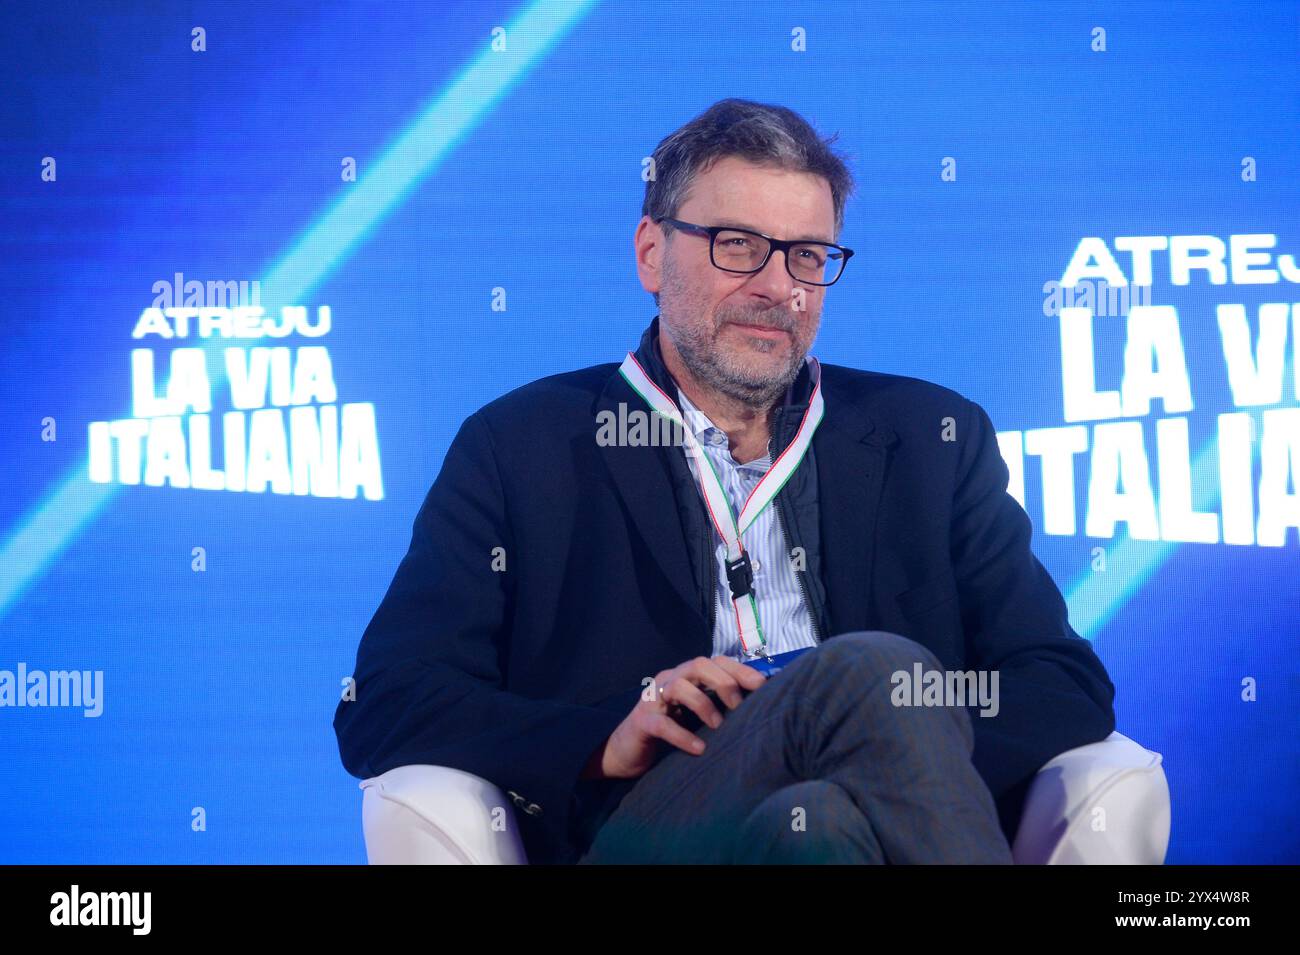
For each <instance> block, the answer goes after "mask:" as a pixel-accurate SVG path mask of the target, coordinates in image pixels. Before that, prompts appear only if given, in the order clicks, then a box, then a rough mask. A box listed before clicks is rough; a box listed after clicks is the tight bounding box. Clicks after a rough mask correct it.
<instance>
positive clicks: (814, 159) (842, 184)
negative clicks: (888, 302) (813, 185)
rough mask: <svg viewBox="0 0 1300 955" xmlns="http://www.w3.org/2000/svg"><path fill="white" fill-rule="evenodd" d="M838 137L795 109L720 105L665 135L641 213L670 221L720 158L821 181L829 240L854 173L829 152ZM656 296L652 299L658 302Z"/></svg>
mask: <svg viewBox="0 0 1300 955" xmlns="http://www.w3.org/2000/svg"><path fill="white" fill-rule="evenodd" d="M838 138H839V134H838V133H836V134H835V135H833V136H831V137H829V138H827V139H822V138H821V137H820V136H818V134H817V132H816V130H814V129H813V128H812V126H810V125H809V123H808V121H807V120H805V119H804V118H803V117H802V116H800V115H799V114H798V113H796V112H795V111H794V110H791V109H786V108H785V107H784V106H771V105H768V104H765V103H755V102H753V101H752V100H745V99H724V100H719V101H718V102H716V103H714V104H713V105H712V106H710V107H709V108H708V109H707V110H705V111H704V112H703V113H701V114H700V115H699V116H697V117H695V119H693V120H691V121H690V122H689V123H687V124H686V125H685V126H682V127H681V128H680V129H677V130H675V131H674V132H671V133H669V134H668V135H667V136H665V137H664V138H663V139H662V140H661V141H660V143H659V145H658V146H656V147H655V151H654V153H653V154H652V158H653V160H654V175H653V177H652V178H651V179H649V180H648V181H647V182H646V184H645V199H644V200H643V201H642V203H641V214H642V215H643V216H649V217H650V218H651V219H652V220H653V219H658V218H660V217H661V216H670V217H671V216H675V215H677V210H678V209H680V208H681V205H682V203H684V202H685V201H686V197H687V194H688V193H689V192H690V188H691V185H692V184H693V183H694V181H695V177H696V176H697V175H698V174H700V173H703V172H707V171H708V169H709V168H710V167H711V166H712V165H713V164H714V163H715V162H717V161H718V160H719V159H722V158H723V157H725V156H737V157H739V158H741V159H744V160H747V161H749V162H752V163H756V164H758V165H764V166H775V167H777V168H781V169H788V170H790V171H792V172H809V173H813V174H815V175H818V176H821V177H823V178H824V179H825V180H826V181H827V182H828V183H829V184H830V187H831V201H832V202H833V204H834V206H835V235H834V236H832V239H833V240H834V241H839V234H840V230H841V229H843V227H844V204H845V202H846V201H847V200H848V198H849V196H850V195H851V194H852V192H853V174H852V173H850V172H849V168H848V165H847V164H846V163H845V160H844V158H843V157H842V156H840V155H839V154H838V153H836V152H835V151H833V150H832V149H831V148H830V147H831V144H832V143H834V142H835V141H836V140H837V139H838ZM658 301H659V296H658V295H657V294H656V295H655V302H656V303H658Z"/></svg>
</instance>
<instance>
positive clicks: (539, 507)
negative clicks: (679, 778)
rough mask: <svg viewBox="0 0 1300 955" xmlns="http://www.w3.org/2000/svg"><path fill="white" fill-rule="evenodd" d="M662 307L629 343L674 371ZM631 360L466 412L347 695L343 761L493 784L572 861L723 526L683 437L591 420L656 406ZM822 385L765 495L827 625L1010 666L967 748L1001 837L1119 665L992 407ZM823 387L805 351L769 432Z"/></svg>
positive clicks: (1091, 737) (1089, 734) (682, 645)
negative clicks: (1054, 560) (785, 477)
mask: <svg viewBox="0 0 1300 955" xmlns="http://www.w3.org/2000/svg"><path fill="white" fill-rule="evenodd" d="M658 326H659V320H658V317H656V318H655V319H654V320H653V321H652V322H651V323H650V327H649V328H647V329H646V330H645V332H644V334H643V335H642V338H641V342H640V345H639V347H638V348H637V351H636V355H637V359H638V361H640V363H641V365H642V367H643V368H644V369H645V370H646V373H647V374H648V375H650V377H651V378H652V379H654V380H655V382H656V383H657V384H659V385H660V387H662V388H663V389H664V390H665V391H666V392H667V393H668V394H670V395H671V394H675V393H676V390H675V389H676V385H675V383H673V381H672V379H671V376H670V375H669V374H668V371H667V369H666V367H665V366H664V364H663V359H662V356H661V355H660V353H659V349H658V330H659V329H658ZM618 365H619V362H612V363H607V364H601V365H595V366H593V367H590V368H585V369H581V370H579V371H573V372H568V373H565V374H560V375H553V376H550V377H548V378H543V379H541V380H539V381H535V382H532V383H530V384H528V385H524V386H523V387H520V388H517V389H515V390H514V391H511V392H510V393H508V394H506V395H503V396H502V397H500V398H498V399H496V400H494V401H492V402H489V403H488V404H487V405H485V406H484V407H483V408H481V409H480V410H479V411H477V412H475V413H474V414H472V415H470V416H469V417H468V418H467V419H466V420H465V421H464V423H463V424H462V425H461V427H460V430H459V431H458V432H457V434H456V436H455V438H454V439H453V441H452V444H451V447H450V448H449V449H448V451H447V455H446V458H445V460H444V462H443V466H442V470H441V471H440V472H439V474H438V477H437V479H436V480H435V481H434V482H433V485H432V487H431V488H430V489H429V492H428V494H427V495H426V497H425V500H424V503H423V505H422V506H421V507H420V510H419V513H418V514H417V515H416V517H415V522H414V527H413V531H412V537H411V545H410V548H409V550H408V551H407V553H406V556H405V557H404V558H403V560H402V562H401V564H400V565H399V566H398V568H397V572H396V574H395V575H394V578H393V581H392V583H391V585H390V586H389V589H388V592H387V594H386V595H385V597H384V599H383V601H382V602H381V604H380V606H379V608H378V610H377V611H376V612H375V615H374V617H373V619H372V620H371V622H370V625H369V626H368V627H367V628H366V631H365V634H364V635H363V636H362V639H361V645H360V648H359V650H358V652H357V661H356V667H355V671H354V677H355V679H356V699H355V700H353V701H346V700H345V701H343V702H341V703H340V704H339V705H338V708H337V711H336V713H335V717H334V729H335V731H336V733H337V736H338V742H339V752H340V754H341V756H342V760H343V765H344V767H345V768H346V769H347V770H348V772H350V773H352V774H353V775H354V776H358V777H361V778H367V777H370V776H375V775H378V774H380V773H383V772H385V771H386V770H389V769H392V768H394V767H396V766H403V765H407V764H412V763H427V764H433V765H439V766H450V767H454V768H457V769H461V770H465V771H467V772H471V773H474V774H476V775H478V776H482V777H484V778H486V779H488V780H490V781H491V782H493V783H495V784H496V785H497V786H499V787H500V788H501V789H502V790H503V791H505V792H506V793H507V794H508V797H509V798H510V799H511V800H512V801H513V802H514V804H515V806H516V809H517V811H516V813H515V817H516V819H517V820H518V825H519V826H520V830H521V835H522V838H523V842H524V847H525V850H526V851H527V853H528V857H529V860H530V861H531V862H534V863H545V862H573V861H575V860H576V859H577V858H578V856H579V854H580V853H581V852H582V851H584V850H585V848H586V845H587V843H588V841H589V840H590V838H591V835H592V826H593V825H594V824H595V823H597V822H598V821H599V820H600V819H602V818H603V817H604V814H605V813H607V812H608V811H609V809H610V808H611V807H612V806H614V805H616V804H617V801H618V800H619V799H620V798H622V796H623V795H624V794H625V793H626V792H627V791H628V789H630V787H631V786H632V785H634V784H635V780H597V781H591V780H587V781H581V782H580V781H579V778H578V777H579V774H580V772H581V771H582V769H583V767H584V766H585V765H586V763H587V760H588V758H589V757H590V756H591V755H592V753H593V752H594V751H595V750H596V748H597V747H598V746H599V745H601V744H602V743H603V741H604V740H605V739H606V738H608V736H609V735H610V733H612V732H613V731H614V728H615V727H616V726H618V724H619V723H620V722H621V721H622V720H623V719H624V718H625V717H626V716H627V715H628V713H630V712H631V710H632V708H633V706H635V705H636V703H637V701H638V699H639V698H640V694H641V692H642V690H643V688H644V686H645V685H646V684H645V683H644V682H643V681H648V680H649V679H651V678H652V677H653V676H654V675H655V674H656V673H658V672H659V671H661V670H664V669H667V668H669V667H673V666H676V665H677V664H679V663H682V662H684V661H686V660H689V659H691V658H693V657H696V656H705V657H708V656H712V653H713V616H714V581H713V579H712V575H713V573H714V572H715V565H714V562H713V561H714V558H713V548H714V540H713V536H712V535H713V530H712V528H711V526H710V525H709V523H708V521H707V517H706V515H705V512H704V507H703V503H702V502H701V500H700V494H699V490H698V488H697V487H696V485H695V482H694V479H693V477H692V475H691V473H690V468H689V465H688V464H687V461H686V458H685V455H684V453H683V451H682V449H681V448H680V447H676V446H671V445H642V446H626V445H624V446H620V445H608V444H602V443H600V442H599V441H598V440H597V434H598V430H599V424H598V422H599V421H600V420H601V419H600V418H599V417H598V416H599V415H600V413H601V412H609V413H611V414H613V415H615V416H618V413H619V405H620V404H623V405H624V406H625V407H624V415H626V413H627V412H630V411H633V410H642V411H644V410H645V409H646V406H645V404H644V402H643V401H642V399H641V398H640V396H638V395H637V394H636V393H635V392H634V391H633V390H632V389H631V387H630V386H629V385H628V384H627V382H626V381H625V380H624V379H623V377H622V376H621V375H620V374H619V372H618ZM822 390H823V395H824V397H825V400H826V412H825V417H824V418H823V420H822V423H821V425H820V426H819V427H818V429H817V433H816V435H815V436H814V438H813V443H812V448H811V449H810V452H809V454H808V455H807V457H806V458H805V460H804V462H803V463H802V464H801V465H800V467H799V469H798V470H797V471H796V472H795V474H794V476H793V477H792V478H791V479H790V480H789V481H788V482H787V483H786V485H785V486H784V487H783V488H782V489H781V491H780V493H779V494H778V495H777V497H776V501H775V503H776V506H777V508H778V514H779V519H780V521H781V525H782V527H783V528H784V530H785V533H786V540H787V543H788V545H789V547H790V548H791V551H792V554H797V553H798V551H796V550H795V549H796V548H802V553H803V557H804V566H805V567H806V569H805V570H804V571H802V572H800V573H799V579H800V582H801V584H802V590H803V593H804V596H805V599H806V600H807V601H808V602H809V607H810V616H811V618H812V620H813V622H814V626H815V627H816V630H817V638H818V640H819V641H824V640H827V639H834V637H835V635H836V634H840V633H846V632H850V631H854V630H888V631H892V632H894V633H899V634H902V635H904V636H907V637H910V638H912V639H913V640H916V641H917V642H919V643H921V644H923V645H924V646H926V647H928V648H929V649H930V650H931V651H932V652H933V653H934V654H935V656H936V657H938V659H939V660H940V662H941V663H942V664H943V665H944V667H945V668H947V669H962V670H966V669H988V670H992V669H996V670H998V671H999V681H1000V685H999V690H1000V701H999V702H1000V711H999V713H998V715H997V716H995V717H981V716H979V715H978V714H977V713H974V712H973V713H972V724H973V727H974V730H975V752H974V755H973V762H974V765H975V767H976V769H977V771H978V772H979V773H980V775H981V777H982V778H983V779H984V781H985V783H986V784H987V785H988V787H989V789H990V791H991V792H992V793H993V796H994V799H995V801H996V803H997V806H998V811H999V815H1000V819H1001V822H1002V827H1003V831H1004V833H1005V834H1006V835H1007V838H1008V840H1010V839H1012V838H1014V835H1015V829H1016V826H1017V825H1018V824H1019V818H1020V813H1021V808H1022V805H1023V800H1024V794H1025V790H1026V788H1027V786H1028V784H1029V783H1030V782H1031V781H1032V779H1033V777H1034V775H1035V773H1036V772H1037V771H1038V769H1039V768H1041V767H1042V766H1043V764H1045V763H1046V762H1048V761H1049V760H1050V759H1051V758H1052V757H1054V756H1056V755H1057V754H1059V753H1061V752H1064V751H1065V750H1067V749H1071V748H1073V747H1075V746H1082V745H1084V744H1086V743H1092V742H1096V741H1098V740H1101V739H1104V738H1105V737H1106V736H1108V735H1109V734H1110V733H1111V732H1112V731H1113V730H1114V728H1115V718H1114V711H1113V708H1112V703H1113V699H1114V692H1115V690H1114V686H1113V685H1112V684H1111V681H1110V679H1109V677H1108V676H1107V674H1106V671H1105V668H1104V667H1103V666H1102V664H1101V662H1100V660H1099V659H1098V658H1097V656H1096V654H1095V653H1094V652H1093V649H1092V647H1091V645H1090V644H1089V643H1088V642H1087V641H1086V640H1084V639H1083V638H1081V637H1080V636H1079V635H1078V634H1077V633H1075V632H1074V631H1073V630H1072V629H1071V628H1070V625H1069V623H1068V621H1067V614H1066V607H1065V601H1064V600H1063V599H1062V597H1061V594H1060V591H1059V590H1058V589H1057V587H1056V585H1055V584H1054V583H1053V581H1052V579H1051V577H1050V576H1049V575H1048V574H1047V572H1046V570H1045V569H1044V568H1043V567H1042V565H1041V564H1040V563H1039V562H1038V560H1037V559H1036V558H1035V557H1034V556H1033V554H1032V552H1031V551H1030V547H1029V544H1030V536H1031V527H1030V522H1029V518H1028V516H1027V515H1026V514H1025V512H1024V510H1023V509H1022V508H1021V507H1020V505H1019V504H1018V503H1017V502H1016V501H1015V499H1014V498H1012V497H1011V496H1010V495H1008V494H1007V492H1006V488H1007V479H1008V473H1007V469H1006V465H1005V463H1004V462H1003V460H1002V457H1001V455H1000V453H999V451H998V446H997V441H996V436H995V433H994V429H993V425H992V423H991V422H990V421H989V418H988V415H987V414H986V413H985V412H984V410H983V409H982V408H981V407H980V406H979V405H977V404H975V403H974V402H972V401H970V400H968V399H966V398H964V397H962V396H961V395H959V394H957V393H956V392H954V391H951V390H949V389H947V388H943V387H941V386H939V385H935V384H932V383H930V382H926V381H922V380H920V379H916V378H908V377H903V376H898V375H886V374H880V373H875V372H868V371H860V370H857V369H852V368H846V367H843V366H838V365H828V364H823V365H822ZM809 392H810V382H809V375H808V371H807V368H806V367H805V368H804V370H803V371H802V372H801V373H800V376H799V378H798V379H797V380H796V381H795V383H794V384H793V385H792V386H791V388H790V390H789V392H788V393H787V395H786V399H785V401H784V403H783V405H782V406H781V407H780V408H778V409H777V412H776V415H775V419H774V422H773V427H772V432H773V434H772V442H771V448H772V450H773V452H774V455H775V454H777V453H779V452H780V451H781V450H783V449H784V448H785V446H786V445H787V444H788V443H789V442H790V440H791V439H792V438H793V433H794V431H795V429H796V428H797V427H798V424H799V420H800V417H801V415H802V413H803V411H804V409H805V408H806V407H807V400H808V397H809ZM673 514H675V517H676V519H675V520H669V519H666V516H667V515H673ZM814 652H816V651H814Z"/></svg>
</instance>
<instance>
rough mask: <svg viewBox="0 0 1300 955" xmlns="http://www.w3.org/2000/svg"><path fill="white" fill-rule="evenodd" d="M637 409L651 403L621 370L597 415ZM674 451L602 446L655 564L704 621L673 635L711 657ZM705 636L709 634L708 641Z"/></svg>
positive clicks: (604, 394) (678, 641) (688, 648)
mask: <svg viewBox="0 0 1300 955" xmlns="http://www.w3.org/2000/svg"><path fill="white" fill-rule="evenodd" d="M620 403H622V404H623V405H624V414H623V415H620V414H619V407H618V406H619V404H620ZM634 410H636V411H646V410H647V408H646V406H645V402H644V401H642V399H641V397H640V396H639V395H638V394H637V393H636V392H635V391H633V390H632V388H631V387H630V386H629V385H628V384H627V382H626V381H624V380H623V376H622V375H620V374H619V373H618V372H617V371H615V372H614V374H613V376H612V377H611V378H610V379H609V382H608V383H607V384H606V386H605V389H604V391H603V392H602V393H601V396H600V398H599V399H598V400H597V402H596V413H597V414H600V413H601V412H603V411H608V412H610V413H611V414H613V415H614V417H615V420H621V419H622V418H623V417H625V416H626V414H627V412H630V411H634ZM598 420H599V419H598ZM594 427H595V423H594V422H593V428H594ZM668 454H682V451H681V449H679V448H677V447H672V446H669V447H664V446H655V445H642V446H636V447H625V446H620V445H618V444H607V445H601V446H600V456H601V459H602V460H603V461H604V462H605V465H606V467H607V468H608V469H609V473H610V476H611V477H612V478H613V481H614V485H615V487H616V488H617V489H618V493H619V495H620V496H621V497H622V499H623V503H624V504H625V505H626V506H627V510H628V514H629V515H630V516H631V518H632V523H633V524H634V525H635V526H636V529H637V530H638V531H639V532H640V534H641V536H642V538H644V539H645V542H646V546H647V548H648V549H649V552H650V554H651V556H652V557H653V559H654V562H655V563H656V564H657V565H658V567H659V568H660V570H662V571H663V573H664V575H665V576H667V578H668V580H669V582H670V583H671V584H672V587H673V589H674V590H675V591H676V592H677V594H678V595H679V596H680V597H681V598H682V602H683V604H685V606H686V607H687V608H689V610H690V611H691V613H692V616H693V618H694V619H695V620H696V621H698V624H699V626H698V628H695V629H694V630H688V631H685V632H681V633H673V634H668V635H667V636H668V638H669V639H670V640H671V641H672V642H673V643H674V645H676V646H679V647H680V648H681V649H682V650H683V651H685V652H686V653H687V656H697V655H701V654H702V655H704V656H711V655H712V640H713V635H712V634H710V633H708V632H707V631H708V620H707V619H706V618H705V616H704V614H703V613H702V611H701V609H700V601H701V599H702V597H701V595H700V592H699V585H698V584H697V583H696V581H695V578H694V571H693V570H692V567H691V560H690V555H689V553H687V550H686V539H685V536H684V535H683V533H682V523H681V518H680V516H679V515H678V512H677V497H676V495H675V494H674V492H673V480H672V472H671V471H670V466H669V463H668V459H667V457H666V455H668ZM684 464H685V459H684V458H683V465H684ZM701 634H704V635H705V637H706V639H705V640H704V641H703V642H702V641H701V638H700V635H701Z"/></svg>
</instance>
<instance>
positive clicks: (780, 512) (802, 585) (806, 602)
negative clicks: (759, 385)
mask: <svg viewBox="0 0 1300 955" xmlns="http://www.w3.org/2000/svg"><path fill="white" fill-rule="evenodd" d="M782 411H784V409H780V410H778V411H777V422H778V423H779V422H780V421H781V412H782ZM772 431H773V434H772V436H771V437H770V438H768V439H767V454H768V457H770V458H772V460H773V461H775V460H776V458H775V456H774V452H775V447H774V445H775V443H776V433H775V432H776V428H775V427H773V429H772ZM784 494H785V488H782V489H781V491H779V492H778V493H777V496H776V497H775V498H774V499H773V501H772V503H773V504H774V505H775V506H776V521H777V525H778V526H779V527H780V528H781V536H782V537H783V538H784V539H785V542H786V544H787V545H788V546H791V547H793V546H796V545H795V542H794V540H793V539H792V538H791V537H790V534H789V532H788V531H787V530H786V520H785V507H784V506H783V505H782V499H783V496H784ZM789 559H790V555H789V554H788V553H787V554H786V560H787V561H789ZM806 574H807V571H806V570H796V571H795V572H794V578H795V580H797V581H798V582H799V596H800V597H802V598H803V606H804V609H805V610H807V611H808V622H809V623H810V624H811V625H812V632H813V639H814V640H816V641H817V643H819V644H820V643H821V642H822V641H823V639H824V638H823V637H822V632H821V626H820V625H819V624H818V622H817V608H815V607H814V606H813V604H812V600H811V599H810V598H809V597H808V584H807V581H806V580H805V579H804V578H805V575H806Z"/></svg>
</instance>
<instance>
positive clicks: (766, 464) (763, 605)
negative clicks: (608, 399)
mask: <svg viewBox="0 0 1300 955" xmlns="http://www.w3.org/2000/svg"><path fill="white" fill-rule="evenodd" d="M677 406H678V407H679V408H681V409H682V415H683V417H684V418H685V419H686V424H687V425H688V426H689V427H690V429H691V433H692V434H694V435H695V437H696V438H697V439H698V440H699V442H700V447H701V448H702V449H703V451H704V453H705V454H706V455H708V458H709V460H710V461H711V462H713V467H714V469H715V470H716V471H717V472H718V477H719V478H720V479H721V480H722V487H723V490H725V491H726V492H727V497H728V498H729V499H730V500H731V512H732V514H733V515H736V514H739V512H740V509H741V507H743V506H744V504H745V500H746V499H747V498H748V497H749V494H750V492H751V491H753V490H754V488H755V486H757V484H758V482H759V481H761V480H762V479H763V475H764V474H766V473H767V471H768V469H769V468H770V467H771V466H772V456H771V454H765V455H763V456H762V457H761V458H759V459H758V460H756V461H750V462H748V463H747V464H740V463H739V462H737V461H736V459H735V458H733V457H732V456H731V447H730V444H731V442H730V439H728V437H727V434H726V432H725V431H723V430H721V429H720V428H717V427H715V426H714V424H713V422H712V421H710V420H709V418H708V416H707V415H706V414H705V413H704V412H703V411H701V410H700V409H699V408H697V407H696V406H695V404H694V403H693V402H692V401H691V399H689V398H687V397H686V395H685V393H684V392H683V391H682V390H681V389H680V388H679V389H677ZM682 453H683V454H686V449H685V448H684V447H683V449H682ZM686 461H687V463H688V464H689V465H690V468H691V474H693V475H694V476H695V480H696V482H697V483H696V488H697V490H698V488H699V484H698V482H699V479H700V475H699V472H698V470H697V462H696V461H695V459H694V458H693V457H692V456H691V455H690V454H686ZM710 526H712V521H710ZM713 542H714V555H715V557H716V559H717V564H718V574H717V587H716V588H715V590H716V592H715V596H714V602H715V604H716V607H717V613H716V616H715V622H714V628H713V653H714V655H715V656H716V655H718V654H725V655H726V656H730V657H736V658H741V657H742V650H741V644H740V630H739V627H738V626H737V624H736V612H735V609H734V608H733V605H732V602H731V587H730V586H729V585H728V583H727V545H726V544H724V543H723V541H722V536H721V535H720V534H719V533H718V529H717V528H716V527H714V528H713ZM744 544H745V550H746V551H747V552H748V553H749V559H750V562H751V563H752V564H753V567H754V600H755V602H756V603H757V605H758V620H759V624H760V625H761V626H762V628H763V636H764V637H765V638H766V639H767V652H768V653H769V654H777V653H784V652H785V651H787V650H797V649H798V648H799V647H812V646H816V645H817V637H816V636H815V635H814V633H813V627H812V618H811V616H810V615H809V613H808V607H807V605H806V604H805V603H804V599H803V594H802V592H801V591H800V588H799V579H798V578H797V577H796V576H795V570H794V566H793V565H792V564H791V562H790V560H789V559H788V554H789V553H790V548H789V545H788V543H787V542H786V540H785V535H784V534H783V533H782V531H781V522H780V520H779V519H778V517H777V514H776V501H775V500H773V501H772V503H771V504H769V505H768V506H767V507H765V508H763V510H762V512H761V513H760V514H759V515H758V517H756V518H755V519H754V523H753V524H751V525H750V526H749V530H747V531H745V535H744Z"/></svg>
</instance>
